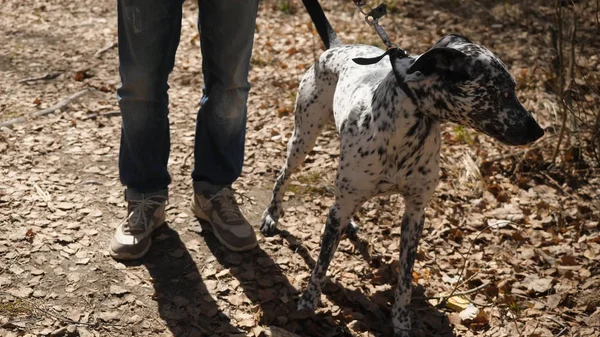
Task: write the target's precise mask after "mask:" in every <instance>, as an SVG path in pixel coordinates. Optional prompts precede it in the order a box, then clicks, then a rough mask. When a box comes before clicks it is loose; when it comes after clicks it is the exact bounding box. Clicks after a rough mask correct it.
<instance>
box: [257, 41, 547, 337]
mask: <svg viewBox="0 0 600 337" xmlns="http://www.w3.org/2000/svg"><path fill="white" fill-rule="evenodd" d="M332 41H333V42H332V44H331V46H330V48H329V49H328V50H326V51H325V52H324V53H323V54H322V55H321V56H320V57H319V59H318V61H317V62H316V63H315V64H314V65H313V66H312V67H311V68H310V69H309V70H308V71H307V72H306V74H305V75H304V77H303V79H302V81H301V83H300V87H299V93H298V95H297V99H296V104H295V127H294V132H293V135H292V137H291V138H290V140H289V144H288V148H287V159H286V162H285V165H284V166H283V168H282V169H281V172H280V174H279V176H278V177H277V181H276V183H275V186H274V188H273V196H272V199H271V202H270V204H269V205H268V207H267V209H266V210H265V211H264V214H263V217H262V220H261V231H262V232H263V234H265V235H272V234H274V233H275V232H276V226H277V222H278V220H279V218H280V217H281V216H282V215H283V209H282V198H283V195H284V191H285V189H286V187H287V186H288V183H289V180H290V176H291V174H292V173H293V172H294V171H295V170H296V169H297V168H298V167H299V166H300V165H301V164H302V163H303V161H304V159H305V157H306V155H307V154H308V153H309V152H310V151H311V149H312V148H313V146H314V144H315V140H316V138H317V136H318V135H319V133H320V132H321V130H322V129H323V127H324V126H325V124H326V123H327V122H328V121H329V120H330V119H331V118H332V117H333V119H334V121H335V126H336V129H337V131H338V133H339V137H340V156H339V166H338V170H337V176H336V179H335V203H334V204H333V205H332V206H331V209H330V211H329V215H328V217H327V220H326V223H325V229H324V232H323V235H322V241H321V251H320V253H319V257H318V261H317V263H316V265H315V267H314V270H313V271H312V275H311V277H310V280H309V282H308V286H307V289H306V290H305V291H304V293H303V294H302V296H301V298H300V300H299V303H298V309H299V310H311V311H312V310H314V309H315V308H316V306H317V303H318V301H319V298H320V295H321V289H322V287H323V284H324V282H325V277H326V271H327V268H328V266H329V263H330V261H331V259H332V257H333V255H334V252H335V250H336V248H337V246H338V244H339V242H340V238H341V236H342V234H343V232H344V231H345V230H347V228H351V229H355V228H354V227H355V226H356V224H354V223H353V222H352V220H351V218H352V216H353V214H354V213H355V212H356V211H357V210H358V209H359V208H360V207H361V205H362V204H363V203H364V202H365V201H367V200H369V199H370V198H372V197H374V196H380V195H390V194H398V193H399V194H401V195H402V196H403V199H404V203H405V212H404V215H403V216H402V218H401V220H400V219H399V222H400V224H401V242H400V257H399V262H400V266H401V268H400V273H399V277H398V284H397V288H396V290H395V303H394V305H393V308H392V325H393V328H394V335H395V336H402V337H407V336H412V332H411V320H410V315H409V310H408V306H409V304H410V298H411V275H412V269H413V265H414V262H415V255H416V252H417V246H418V244H419V239H420V238H421V234H422V232H423V223H424V219H425V210H424V208H425V207H426V205H427V203H428V201H429V200H430V199H431V196H432V194H433V192H434V189H435V188H436V185H437V184H438V179H439V178H438V177H439V162H440V160H439V158H440V145H441V137H440V127H441V124H442V123H445V122H453V123H456V124H459V125H463V126H467V127H471V128H473V129H475V130H477V131H480V132H483V133H484V134H486V135H489V136H491V137H493V138H495V139H497V140H499V141H500V142H502V143H504V144H508V145H524V144H529V143H532V142H534V141H535V140H537V139H539V138H540V137H542V135H543V134H544V131H543V129H542V128H541V127H540V126H539V124H538V123H537V122H536V121H535V119H534V118H533V117H532V115H531V113H529V112H528V111H527V110H526V109H525V108H524V107H523V106H522V105H521V103H520V102H519V100H518V99H517V96H516V95H515V80H514V79H513V77H512V76H511V74H510V73H509V72H508V70H507V68H506V66H505V65H504V63H502V61H501V60H500V59H499V58H498V57H496V56H495V55H494V54H492V52H490V51H489V50H488V49H486V48H484V47H482V46H480V45H478V44H476V43H473V42H472V41H471V40H469V39H468V38H466V37H464V36H461V35H455V34H451V35H447V36H445V37H443V38H442V39H440V40H439V41H438V42H437V43H436V44H435V45H434V46H433V47H432V48H431V49H429V50H428V51H426V52H425V53H424V54H422V55H418V56H409V55H406V54H403V52H401V51H399V50H388V51H387V52H385V51H383V50H381V49H378V48H376V47H373V46H366V45H343V44H341V43H340V42H339V40H337V37H336V36H335V35H333V38H332Z"/></svg>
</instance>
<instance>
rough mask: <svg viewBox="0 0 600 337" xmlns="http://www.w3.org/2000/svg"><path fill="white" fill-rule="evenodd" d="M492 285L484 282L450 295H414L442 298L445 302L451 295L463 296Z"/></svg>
mask: <svg viewBox="0 0 600 337" xmlns="http://www.w3.org/2000/svg"><path fill="white" fill-rule="evenodd" d="M489 285H490V282H489V281H487V282H484V283H482V284H481V285H479V286H477V287H475V288H473V289H469V290H465V291H458V292H454V293H451V294H450V295H440V296H428V297H414V299H417V300H440V301H441V302H444V301H446V300H448V299H449V298H451V297H455V296H463V295H469V294H472V293H476V292H478V291H480V290H482V289H485V288H486V287H487V286H489Z"/></svg>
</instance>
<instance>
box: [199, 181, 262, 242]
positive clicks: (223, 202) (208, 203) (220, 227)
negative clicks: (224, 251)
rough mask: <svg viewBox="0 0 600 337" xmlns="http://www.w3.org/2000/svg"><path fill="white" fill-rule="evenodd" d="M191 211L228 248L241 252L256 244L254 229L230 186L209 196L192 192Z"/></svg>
mask: <svg viewBox="0 0 600 337" xmlns="http://www.w3.org/2000/svg"><path fill="white" fill-rule="evenodd" d="M192 212H193V213H194V215H196V217H198V218H199V219H201V220H204V221H207V222H208V223H210V225H211V226H212V229H213V232H214V234H215V236H216V237H217V239H219V241H220V242H221V243H222V244H223V245H224V246H225V247H227V248H229V249H230V250H233V251H236V252H242V251H246V250H250V249H252V248H254V247H256V246H257V245H258V242H257V241H256V234H255V233H254V229H253V228H252V226H251V225H250V223H248V220H246V218H245V217H244V215H243V214H242V211H241V210H240V207H239V206H238V204H237V201H236V200H235V197H234V195H233V190H232V189H231V188H229V187H223V188H222V189H220V190H219V191H218V192H217V193H215V194H213V195H211V196H205V195H202V194H199V193H194V197H193V199H192Z"/></svg>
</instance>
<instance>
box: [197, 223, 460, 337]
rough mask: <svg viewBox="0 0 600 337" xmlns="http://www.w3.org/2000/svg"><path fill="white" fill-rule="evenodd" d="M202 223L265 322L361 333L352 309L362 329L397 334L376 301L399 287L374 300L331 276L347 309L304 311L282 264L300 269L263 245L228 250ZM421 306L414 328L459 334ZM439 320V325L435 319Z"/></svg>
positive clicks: (332, 289)
mask: <svg viewBox="0 0 600 337" xmlns="http://www.w3.org/2000/svg"><path fill="white" fill-rule="evenodd" d="M201 224H202V227H203V229H205V230H203V231H202V236H203V237H204V239H205V241H206V245H207V246H208V248H209V249H210V250H211V252H212V253H213V255H214V256H215V257H216V258H217V260H218V261H219V263H220V264H221V265H223V267H225V268H228V269H229V270H230V273H231V275H232V276H233V277H235V278H236V279H237V280H238V281H239V283H240V286H241V288H242V289H243V290H244V292H245V294H246V296H247V297H248V298H249V299H250V301H252V303H253V304H255V305H258V306H259V307H260V309H261V312H262V317H261V321H260V323H261V324H262V325H266V326H273V325H274V326H278V327H281V328H284V329H286V330H288V331H291V332H294V333H297V334H298V335H300V336H303V337H304V336H307V337H308V336H310V337H330V336H331V337H334V336H335V337H345V336H354V335H355V334H354V333H352V332H351V331H350V330H349V329H348V327H347V324H348V323H349V320H350V321H351V320H353V318H348V317H346V316H345V315H347V314H348V313H347V312H344V310H343V309H345V308H351V309H353V311H354V312H359V313H360V314H362V315H363V316H364V317H363V318H362V322H361V323H360V324H361V325H362V326H360V327H358V329H359V330H364V331H370V332H371V333H373V334H374V335H375V336H382V337H383V336H391V335H392V325H391V318H390V317H391V315H390V308H389V305H385V304H380V305H378V304H375V303H387V302H388V301H389V299H390V298H391V299H393V290H391V292H392V293H387V292H383V293H377V294H375V295H374V296H373V297H372V298H370V299H369V298H367V297H366V296H365V295H364V294H363V293H362V292H361V291H360V290H359V289H356V290H347V289H345V288H344V287H343V286H342V285H340V284H339V283H336V282H332V281H331V280H329V279H328V281H327V283H326V284H325V287H324V291H323V293H324V294H325V295H326V296H327V297H328V298H329V299H330V300H331V301H332V302H334V303H335V305H337V306H338V307H340V308H342V310H339V311H337V312H332V311H330V310H317V313H316V314H307V313H303V312H298V311H296V304H297V300H298V297H299V293H298V291H297V290H296V288H294V286H292V285H291V284H290V282H289V280H288V277H286V275H285V274H284V272H283V269H282V267H283V268H288V269H289V270H288V272H287V274H288V276H289V277H294V276H295V275H294V274H295V273H297V269H295V268H293V266H291V265H286V264H285V263H282V264H281V265H280V264H278V263H276V262H275V261H273V259H272V258H271V257H270V256H269V255H268V254H267V253H266V252H265V251H264V250H262V249H261V248H260V247H258V248H256V249H254V250H252V251H250V252H246V253H233V252H231V251H228V250H227V249H226V248H223V247H222V245H221V244H220V243H219V242H218V240H217V239H216V237H215V236H214V235H212V233H211V232H210V230H208V228H209V226H207V224H205V223H203V222H202V221H201ZM279 237H280V238H281V239H282V240H285V241H287V242H288V244H289V246H290V248H291V249H292V250H293V251H294V252H295V254H298V255H299V256H300V257H301V258H302V259H303V260H304V262H305V263H306V264H307V265H308V267H309V268H310V269H312V267H314V265H315V261H314V260H313V259H312V257H311V256H310V254H309V251H308V249H307V248H306V247H305V246H304V245H302V244H301V241H300V240H299V239H298V238H297V237H295V236H293V235H292V234H290V233H289V232H287V231H281V232H279ZM363 244H364V242H363ZM278 261H279V260H278ZM415 296H420V293H419V291H415V292H414V295H413V297H415ZM413 308H415V306H413ZM416 310H418V315H417V316H418V317H419V319H417V322H416V325H415V329H414V330H415V337H425V336H436V337H437V336H440V337H453V336H455V335H454V333H453V332H452V331H453V330H452V327H451V325H450V323H449V321H448V319H447V317H446V315H445V314H443V313H441V312H440V311H438V310H437V309H436V308H434V307H432V306H430V305H426V306H424V307H423V306H421V305H419V307H418V308H416ZM423 320H425V321H426V323H427V324H426V325H428V326H432V325H433V326H435V327H436V328H435V329H433V330H432V329H423V326H424V325H423V324H421V323H422V321H423ZM434 321H435V324H432V323H434Z"/></svg>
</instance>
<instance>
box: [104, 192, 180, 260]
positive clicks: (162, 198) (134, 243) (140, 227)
mask: <svg viewBox="0 0 600 337" xmlns="http://www.w3.org/2000/svg"><path fill="white" fill-rule="evenodd" d="M125 199H126V200H127V202H128V204H127V214H128V215H127V218H125V219H124V220H123V221H122V222H121V223H120V224H119V226H118V227H117V230H116V231H115V235H114V236H113V238H112V240H111V242H110V247H109V249H108V251H109V253H110V255H111V256H112V257H113V258H114V259H115V260H135V259H139V258H141V257H142V256H144V255H145V254H146V253H147V252H148V250H149V249H150V245H151V244H152V237H151V235H150V234H152V231H154V230H155V229H156V228H158V227H160V226H161V225H162V224H164V223H165V207H166V205H167V199H168V197H167V191H166V190H162V191H159V192H154V193H147V194H140V193H137V192H135V191H133V190H130V189H127V190H126V191H125Z"/></svg>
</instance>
